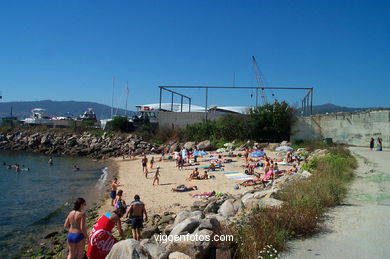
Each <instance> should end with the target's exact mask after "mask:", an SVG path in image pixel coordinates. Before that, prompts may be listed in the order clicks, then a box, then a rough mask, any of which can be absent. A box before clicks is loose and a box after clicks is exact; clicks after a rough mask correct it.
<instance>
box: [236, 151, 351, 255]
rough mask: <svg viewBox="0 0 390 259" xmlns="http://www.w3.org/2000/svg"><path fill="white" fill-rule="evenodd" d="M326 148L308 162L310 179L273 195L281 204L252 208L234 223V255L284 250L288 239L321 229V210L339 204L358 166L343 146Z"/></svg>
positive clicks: (324, 210) (308, 234)
mask: <svg viewBox="0 0 390 259" xmlns="http://www.w3.org/2000/svg"><path fill="white" fill-rule="evenodd" d="M328 150H329V153H328V154H327V155H325V156H324V157H320V158H317V159H316V161H315V163H314V162H313V163H312V164H311V165H310V168H311V169H312V172H313V175H312V176H311V177H310V178H307V179H305V180H302V181H299V182H295V183H294V184H290V185H287V186H286V187H285V188H284V189H283V190H282V191H281V192H279V193H278V194H277V197H276V198H277V199H279V200H282V201H284V205H282V207H280V208H267V209H255V210H252V211H251V213H250V214H249V216H248V217H245V218H244V219H243V220H242V221H241V222H240V223H239V224H237V225H236V226H234V231H235V240H236V249H237V253H236V257H237V258H258V257H259V256H260V255H259V251H261V250H263V249H264V248H265V247H267V245H272V246H273V248H275V249H276V250H277V251H281V250H285V249H286V248H287V241H288V240H289V239H291V238H296V237H306V236H310V235H312V234H314V233H317V232H318V231H320V229H321V227H320V223H321V221H322V219H323V216H324V213H325V212H326V211H327V209H328V208H329V207H333V206H337V205H340V204H341V203H342V201H343V199H344V198H345V196H346V194H347V185H348V183H349V182H350V181H351V180H352V179H353V171H354V169H355V168H356V167H357V163H356V160H355V159H354V157H353V156H352V155H351V154H350V153H349V150H347V149H345V148H344V147H331V148H329V149H328Z"/></svg>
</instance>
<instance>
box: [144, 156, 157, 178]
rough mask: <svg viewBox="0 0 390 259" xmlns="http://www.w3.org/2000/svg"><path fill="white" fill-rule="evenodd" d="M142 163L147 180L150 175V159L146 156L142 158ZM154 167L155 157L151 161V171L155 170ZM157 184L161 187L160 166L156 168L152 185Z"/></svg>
mask: <svg viewBox="0 0 390 259" xmlns="http://www.w3.org/2000/svg"><path fill="white" fill-rule="evenodd" d="M141 163H142V171H143V173H144V175H145V178H146V179H147V178H148V174H149V170H148V158H147V157H146V156H145V155H144V157H143V158H142V160H141ZM153 165H154V157H152V158H151V159H150V162H149V166H150V169H153ZM156 183H157V185H160V166H157V167H156V171H155V173H154V177H153V184H152V185H155V184H156Z"/></svg>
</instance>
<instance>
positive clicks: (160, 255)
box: [141, 239, 169, 259]
mask: <svg viewBox="0 0 390 259" xmlns="http://www.w3.org/2000/svg"><path fill="white" fill-rule="evenodd" d="M141 246H142V247H143V248H144V250H145V251H146V252H147V254H148V255H149V257H150V258H151V259H166V258H168V254H169V252H168V251H167V249H166V248H165V247H164V246H161V245H159V244H156V243H153V242H151V241H150V240H148V239H147V240H142V241H141Z"/></svg>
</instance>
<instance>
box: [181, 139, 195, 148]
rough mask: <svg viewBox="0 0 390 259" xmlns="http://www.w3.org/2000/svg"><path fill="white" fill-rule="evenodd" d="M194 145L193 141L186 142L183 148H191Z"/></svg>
mask: <svg viewBox="0 0 390 259" xmlns="http://www.w3.org/2000/svg"><path fill="white" fill-rule="evenodd" d="M194 146H195V142H191V141H190V142H186V143H185V144H184V146H183V147H184V148H185V149H191V148H193V147H194Z"/></svg>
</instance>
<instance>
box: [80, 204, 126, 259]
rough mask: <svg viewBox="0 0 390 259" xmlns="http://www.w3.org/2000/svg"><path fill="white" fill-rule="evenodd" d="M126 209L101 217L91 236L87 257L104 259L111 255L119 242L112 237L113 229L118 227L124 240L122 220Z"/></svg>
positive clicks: (122, 208)
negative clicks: (114, 246)
mask: <svg viewBox="0 0 390 259" xmlns="http://www.w3.org/2000/svg"><path fill="white" fill-rule="evenodd" d="M125 213H126V209H125V208H124V207H120V208H117V209H115V210H114V211H112V212H107V213H105V214H104V215H103V216H101V217H100V218H99V219H98V221H97V222H96V224H95V225H94V226H93V229H92V232H91V234H90V236H89V241H88V249H87V256H88V258H90V259H104V258H106V256H107V255H108V254H109V253H110V251H111V249H112V246H113V245H114V244H115V243H116V242H118V241H117V240H116V238H115V237H114V236H113V235H112V232H111V231H112V229H113V228H114V227H115V226H116V227H117V228H118V232H119V235H120V236H121V237H122V238H124V234H123V230H122V223H121V218H122V217H123V215H125Z"/></svg>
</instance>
